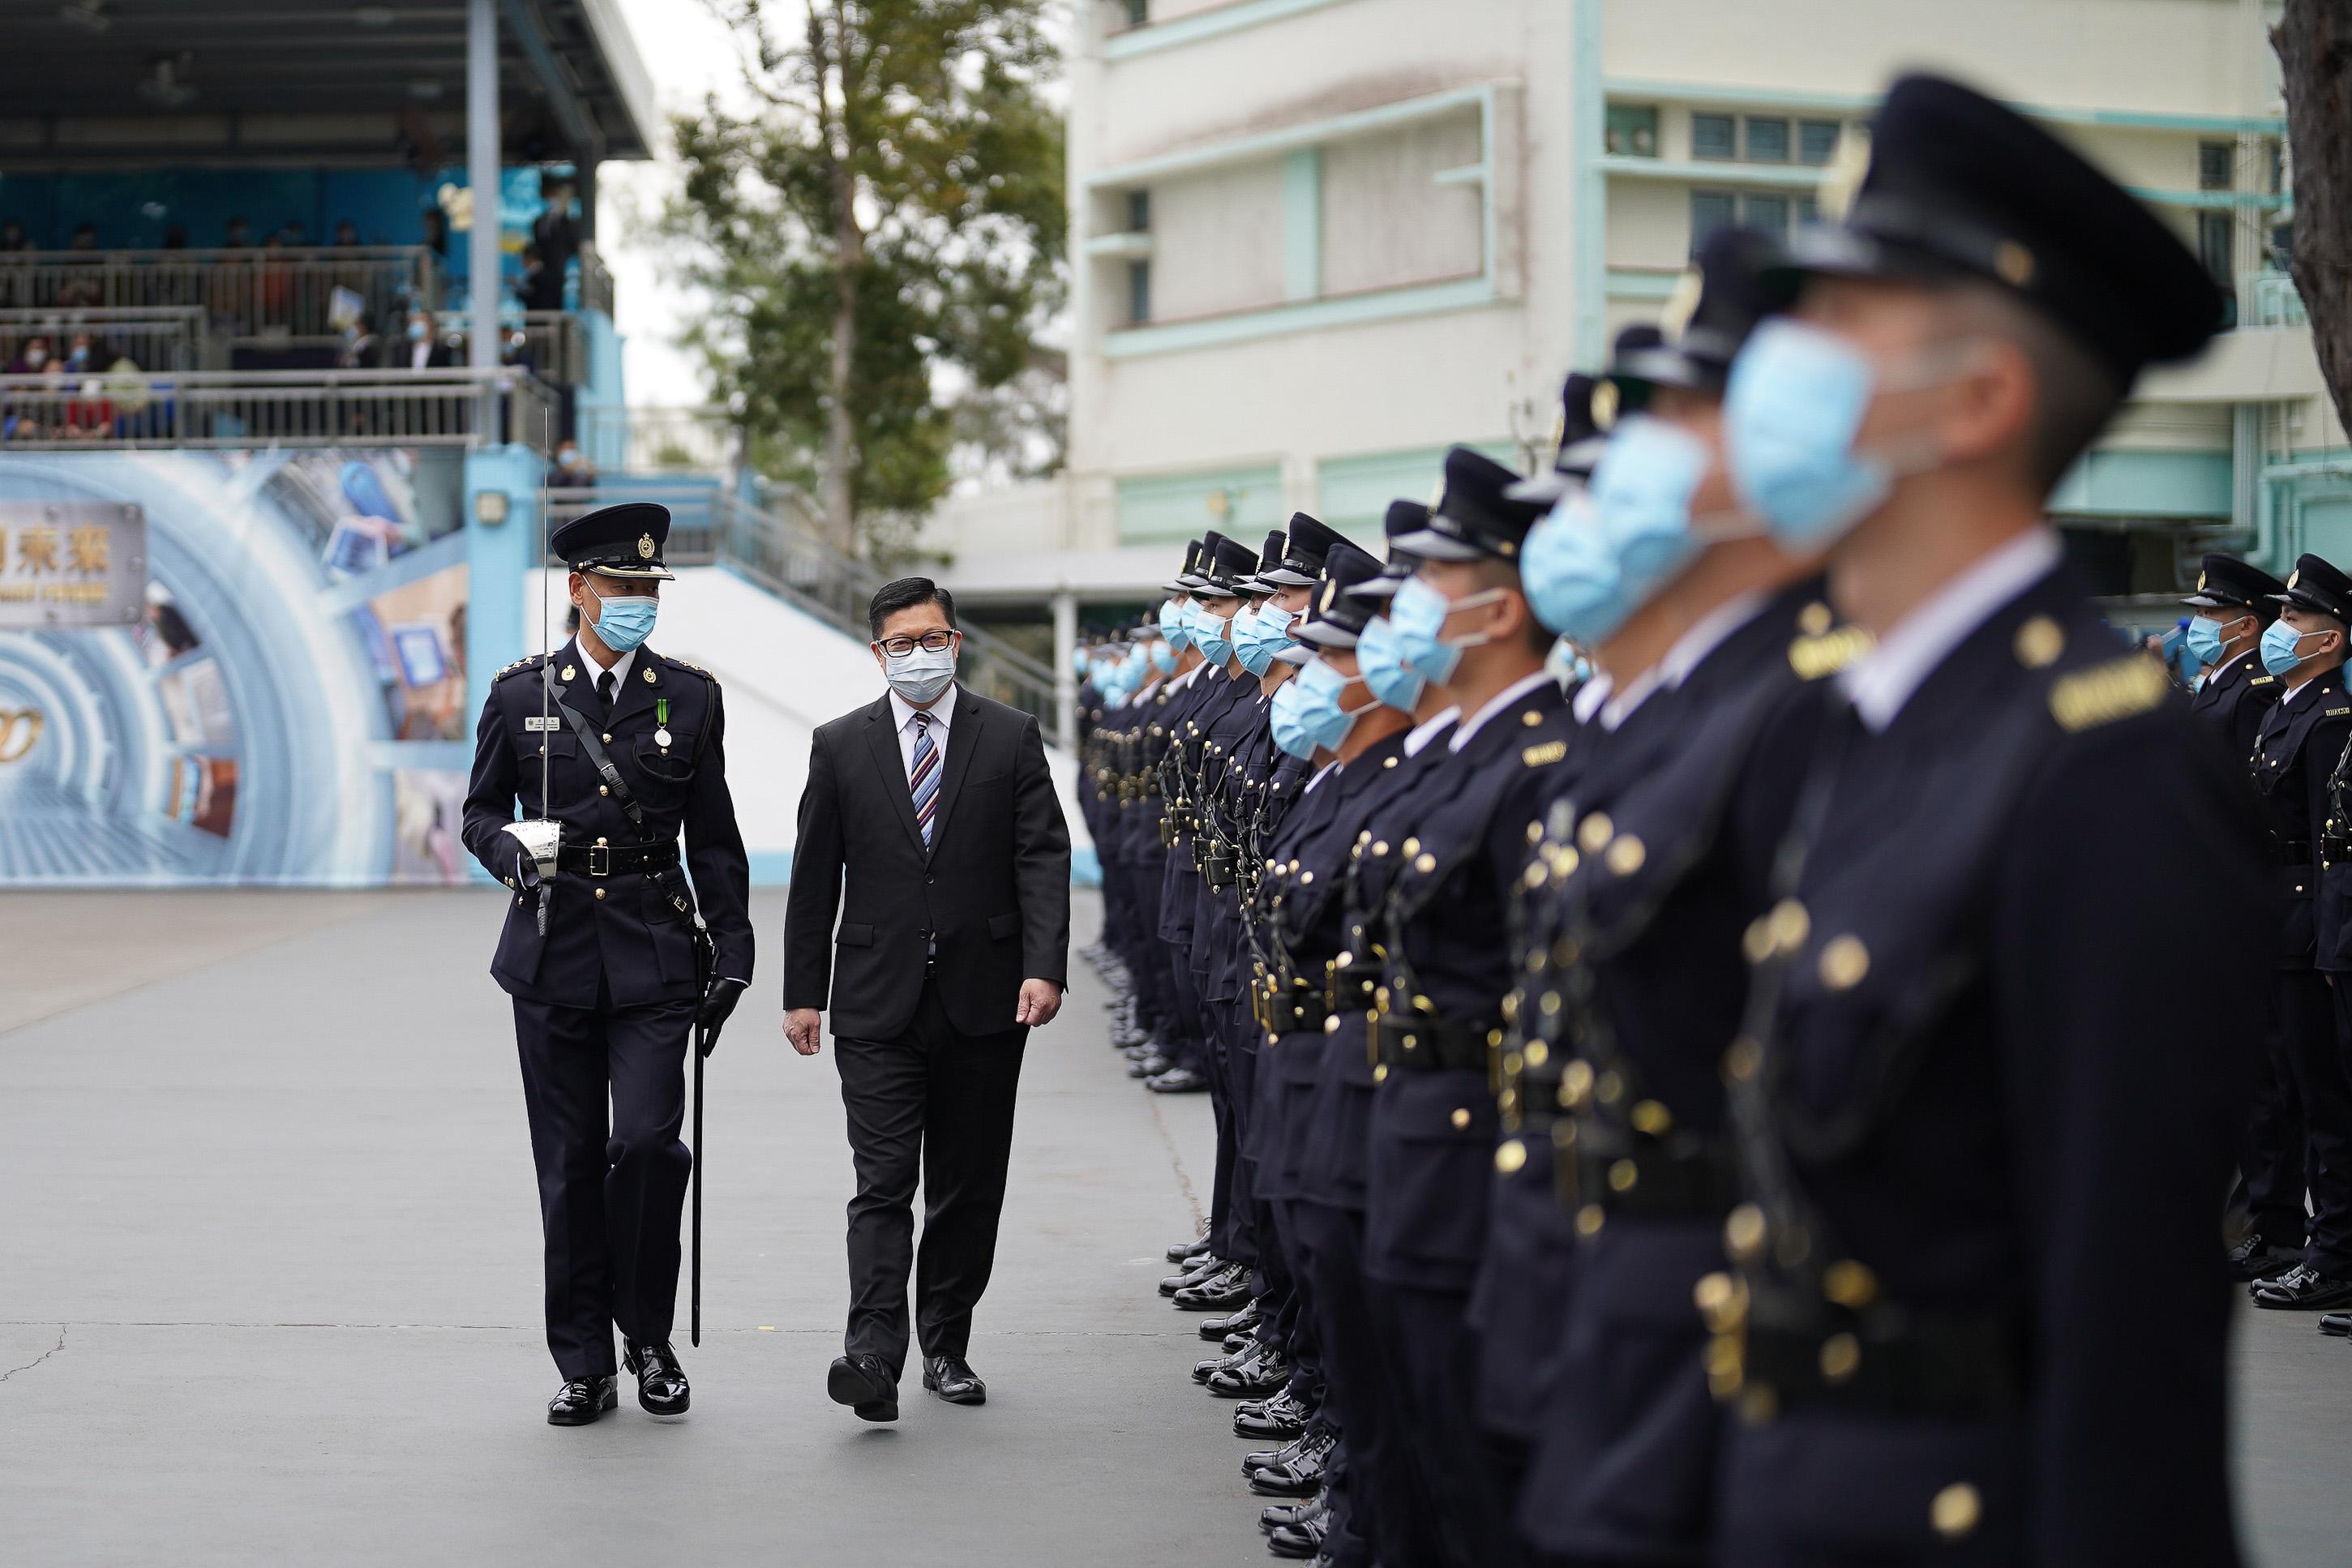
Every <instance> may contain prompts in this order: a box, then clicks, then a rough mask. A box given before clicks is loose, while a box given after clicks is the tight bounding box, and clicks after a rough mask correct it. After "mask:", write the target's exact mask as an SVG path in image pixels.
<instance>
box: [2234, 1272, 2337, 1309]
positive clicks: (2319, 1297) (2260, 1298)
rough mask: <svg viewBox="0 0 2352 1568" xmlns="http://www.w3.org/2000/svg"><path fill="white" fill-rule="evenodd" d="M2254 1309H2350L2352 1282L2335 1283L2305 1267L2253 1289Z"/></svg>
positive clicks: (2334, 1280)
mask: <svg viewBox="0 0 2352 1568" xmlns="http://www.w3.org/2000/svg"><path fill="white" fill-rule="evenodd" d="M2254 1305H2255V1306H2257V1307H2267V1308H2270V1309H2271V1310H2273V1311H2290V1312H2291V1311H2313V1310H2317V1309H2319V1308H2322V1307H2342V1306H2347V1305H2352V1279H2331V1278H2330V1277H2329V1276H2327V1275H2325V1274H2322V1273H2320V1272H2318V1271H2317V1270H2316V1269H2314V1268H2308V1267H2306V1268H2298V1269H2296V1270H2295V1271H2294V1272H2293V1273H2291V1274H2288V1275H2284V1276H2283V1277H2282V1278H2280V1279H2278V1280H2277V1281H2275V1282H2274V1283H2271V1284H2266V1285H2258V1286H2256V1287H2255V1288H2254Z"/></svg>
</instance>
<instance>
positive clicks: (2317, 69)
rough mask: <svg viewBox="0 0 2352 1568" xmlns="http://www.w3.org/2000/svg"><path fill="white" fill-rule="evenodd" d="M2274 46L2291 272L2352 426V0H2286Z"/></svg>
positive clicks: (2332, 389) (2333, 391) (2341, 410)
mask: <svg viewBox="0 0 2352 1568" xmlns="http://www.w3.org/2000/svg"><path fill="white" fill-rule="evenodd" d="M2271 47H2273V48H2274V49H2276V50H2277V51H2278V57H2279V74H2280V80H2281V83H2282V85H2283V86H2284V89H2285V93H2286V129H2287V142H2288V146H2289V149H2290V151H2291V153H2292V154H2293V156H2294V255H2293V258H2292V259H2291V262H2290V270H2292V271H2293V273H2294V286H2295V288H2296V289H2297V290H2299V291H2300V292H2301V293H2302V295H2303V303H2304V309H2305V311H2306V312H2307V313H2308V314H2309V315H2310V317H2311V331H2312V339H2313V342H2314V343H2315V345H2316V346H2317V349H2318V352H2319V372H2320V374H2321V376H2322V377H2323V378H2324V379H2325V380H2326V383H2327V389H2328V392H2329V393H2330V395H2332V396H2333V397H2334V399H2335V402H2336V416H2337V417H2338V418H2339V419H2341V420H2343V421H2344V423H2345V424H2346V425H2347V426H2352V0H2286V8H2285V10H2284V12H2283V13H2282V14H2281V15H2280V17H2279V22H2278V26H2275V27H2273V29H2272V30H2271Z"/></svg>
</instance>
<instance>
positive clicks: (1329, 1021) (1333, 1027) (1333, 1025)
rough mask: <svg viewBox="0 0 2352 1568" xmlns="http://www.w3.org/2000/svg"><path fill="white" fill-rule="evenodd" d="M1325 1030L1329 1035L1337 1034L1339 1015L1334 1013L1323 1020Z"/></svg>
mask: <svg viewBox="0 0 2352 1568" xmlns="http://www.w3.org/2000/svg"><path fill="white" fill-rule="evenodd" d="M1323 1032H1324V1033H1325V1034H1327V1035H1336V1034H1338V1033H1339V1015H1338V1014H1337V1013H1334V1014H1332V1015H1331V1016H1329V1017H1328V1018H1326V1019H1324V1020H1323Z"/></svg>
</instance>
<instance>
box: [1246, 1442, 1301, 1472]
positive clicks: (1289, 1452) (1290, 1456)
mask: <svg viewBox="0 0 2352 1568" xmlns="http://www.w3.org/2000/svg"><path fill="white" fill-rule="evenodd" d="M1306 1451H1307V1439H1306V1438H1305V1437H1303V1436H1301V1437H1296V1438H1293V1439H1292V1440H1291V1441H1289V1442H1287V1443H1285V1444H1284V1445H1283V1446H1282V1447H1279V1448H1269V1449H1266V1450H1265V1451H1263V1452H1260V1453H1255V1454H1244V1455H1243V1456H1242V1479H1244V1480H1247V1479H1249V1478H1250V1477H1252V1476H1254V1475H1255V1474H1257V1473H1258V1472H1259V1471H1260V1470H1263V1469H1267V1468H1272V1467H1274V1466H1276V1465H1286V1464H1289V1463H1290V1462H1291V1461H1292V1460H1294V1459H1296V1458H1298V1456H1299V1455H1300V1454H1302V1453H1305V1452H1306Z"/></svg>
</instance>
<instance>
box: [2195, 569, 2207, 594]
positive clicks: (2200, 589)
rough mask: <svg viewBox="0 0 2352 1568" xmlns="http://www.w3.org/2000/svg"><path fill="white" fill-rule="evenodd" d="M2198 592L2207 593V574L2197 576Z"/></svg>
mask: <svg viewBox="0 0 2352 1568" xmlns="http://www.w3.org/2000/svg"><path fill="white" fill-rule="evenodd" d="M2197 591H2198V592H2199V593H2200V594H2201V593H2203V592H2204V591H2205V574H2204V573H2202V572H2200V573H2199V574H2197Z"/></svg>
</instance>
